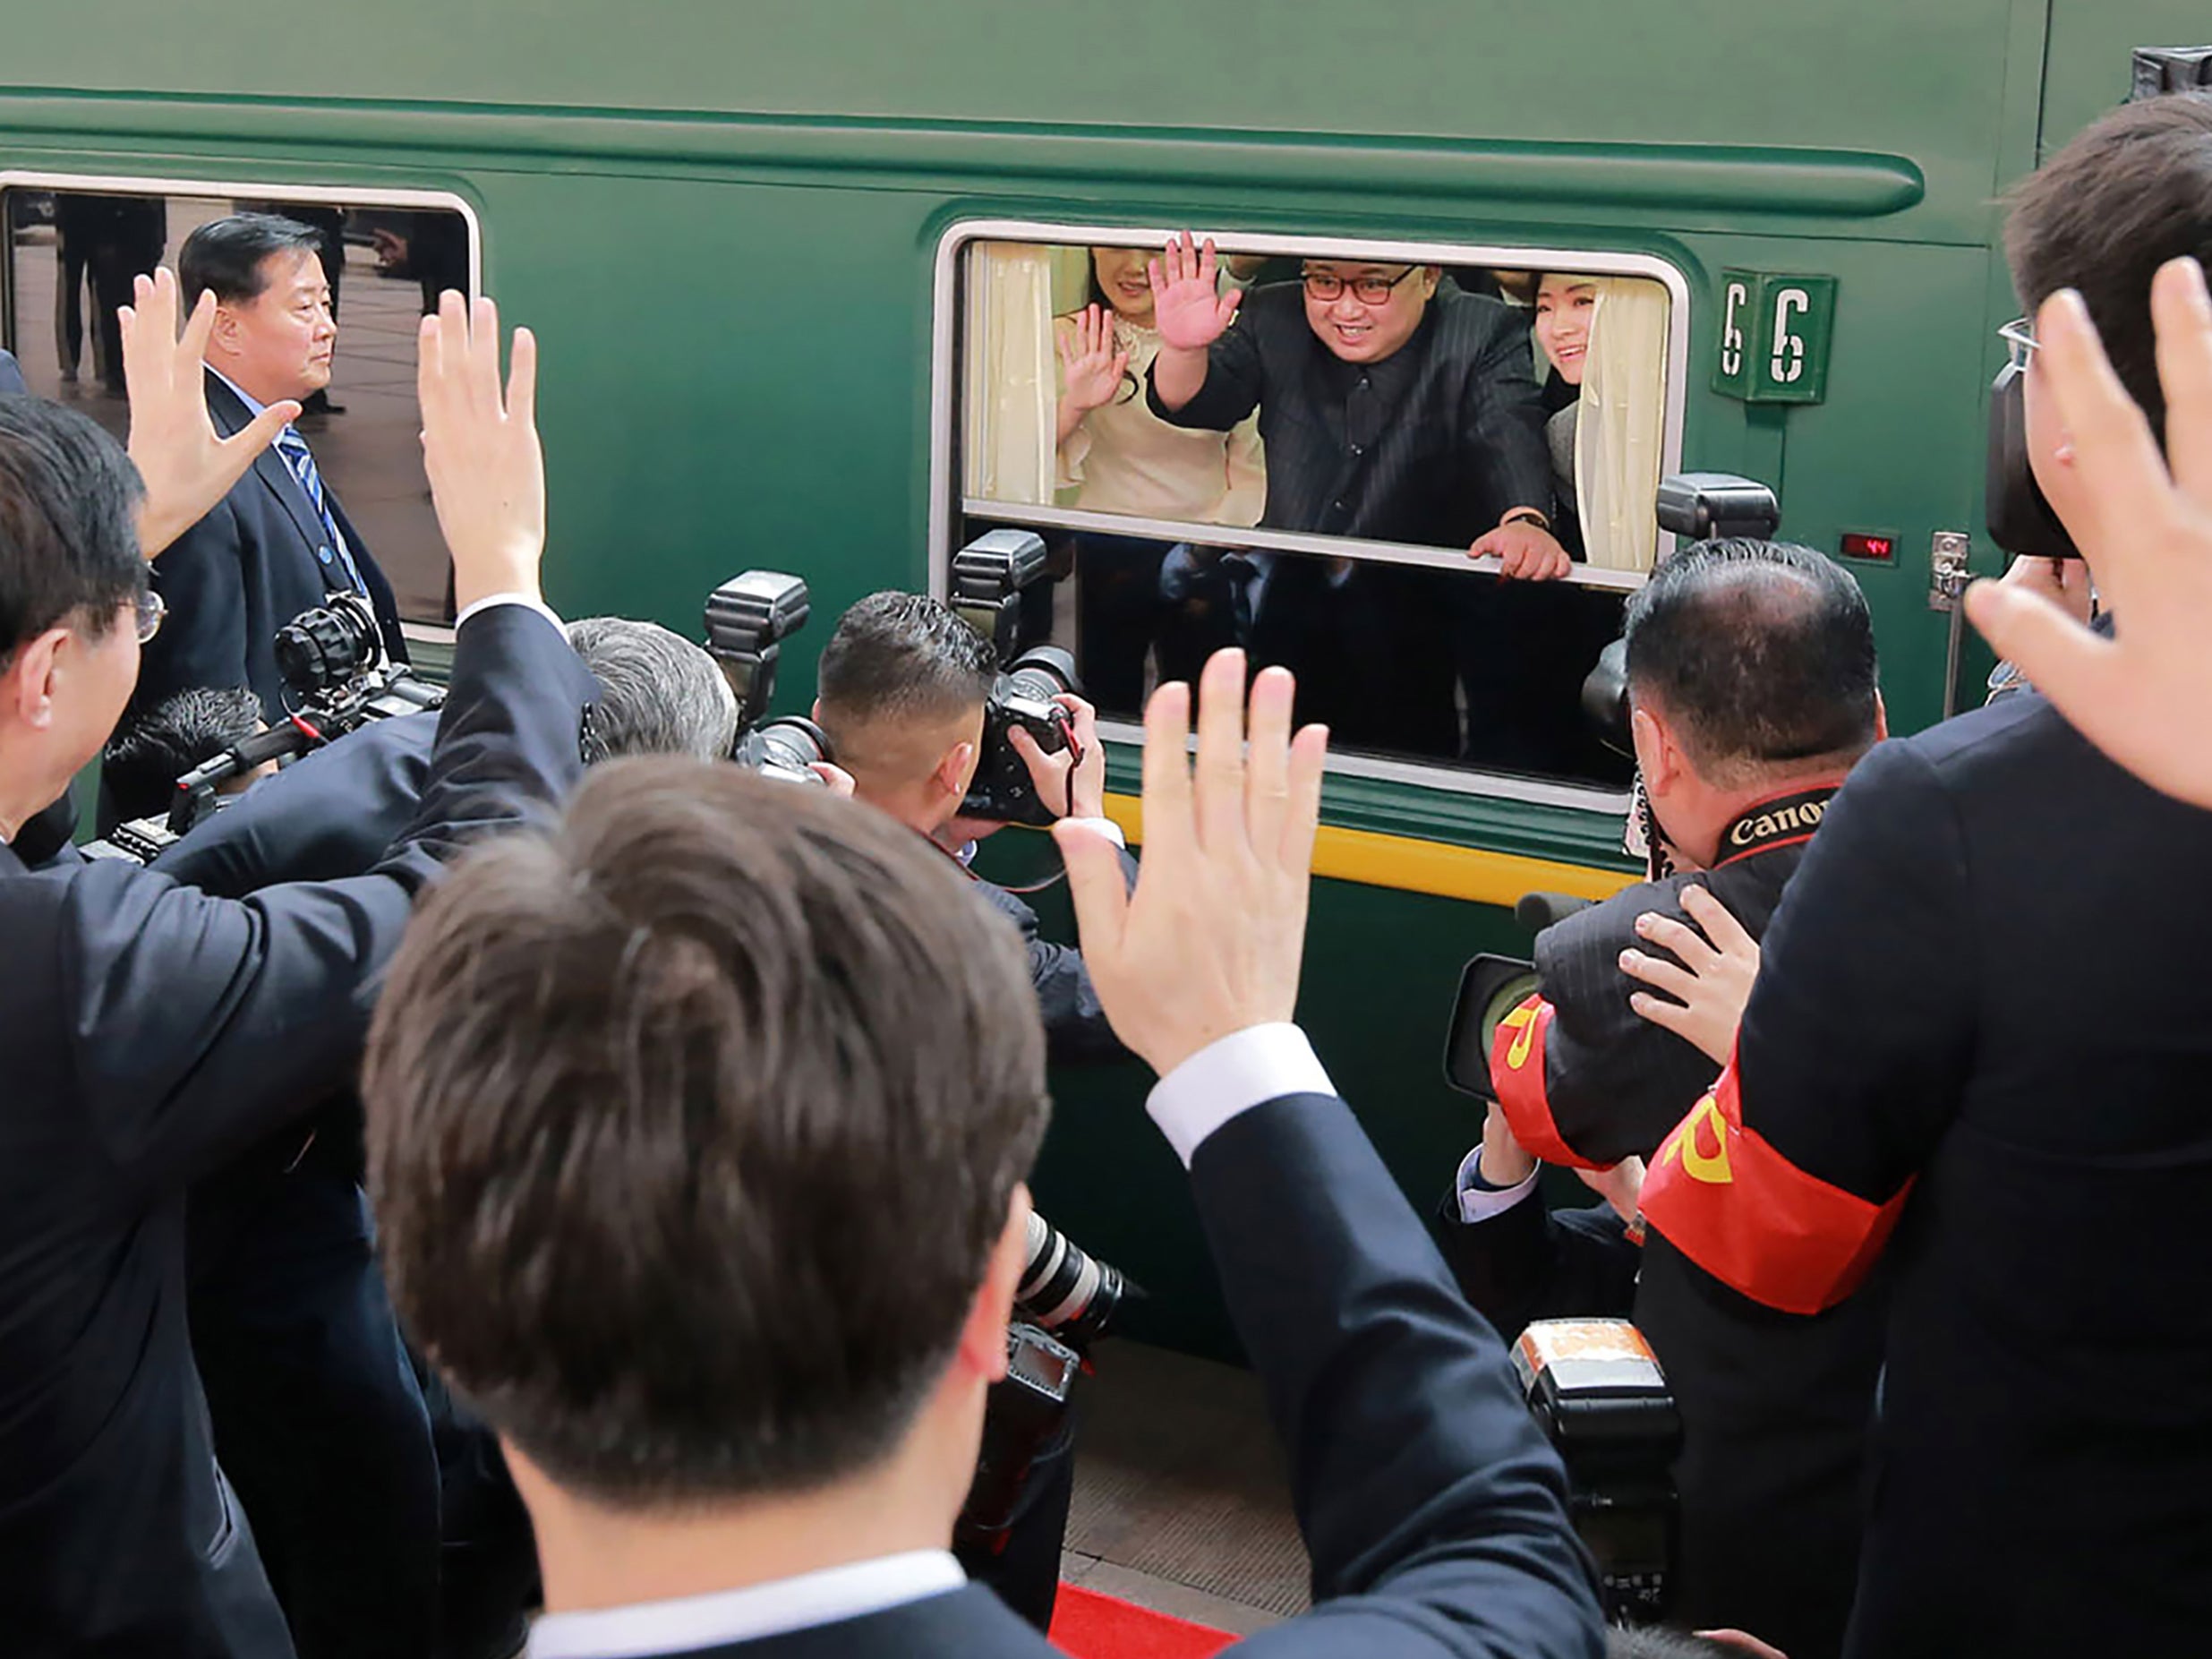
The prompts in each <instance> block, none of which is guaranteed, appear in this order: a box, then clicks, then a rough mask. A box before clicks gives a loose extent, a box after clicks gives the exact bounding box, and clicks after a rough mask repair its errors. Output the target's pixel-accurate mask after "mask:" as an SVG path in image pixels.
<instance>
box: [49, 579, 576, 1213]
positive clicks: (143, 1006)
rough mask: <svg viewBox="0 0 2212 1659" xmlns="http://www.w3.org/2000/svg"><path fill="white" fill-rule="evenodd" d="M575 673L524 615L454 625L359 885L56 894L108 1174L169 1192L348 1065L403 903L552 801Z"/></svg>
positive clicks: (401, 919)
mask: <svg viewBox="0 0 2212 1659" xmlns="http://www.w3.org/2000/svg"><path fill="white" fill-rule="evenodd" d="M593 690H594V686H593V681H592V680H591V677H590V675H589V674H588V673H586V672H585V670H584V667H583V664H582V663H579V662H578V661H577V660H576V655H575V654H574V653H573V652H572V651H570V650H569V648H568V643H567V641H566V640H565V639H563V638H562V637H561V635H560V632H559V629H556V628H554V627H553V625H552V624H551V622H549V621H547V620H545V619H544V618H542V616H540V615H538V614H537V613H536V612H535V611H531V610H529V609H527V608H525V607H522V606H518V605H508V606H502V607H500V608H498V609H495V610H492V611H487V612H485V613H484V614H483V615H482V616H479V617H476V618H474V619H472V620H471V621H470V623H469V625H468V626H467V627H465V628H464V629H461V631H460V634H459V637H458V639H457V648H456V654H455V658H454V672H453V682H452V688H451V689H450V691H449V692H448V698H447V702H446V706H445V709H444V712H443V714H442V715H441V717H440V726H439V732H438V743H437V748H436V751H435V754H434V756H433V758H432V762H431V775H430V782H429V786H428V788H427V789H426V790H425V791H424V793H423V801H422V804H421V807H420V809H419V810H418V811H417V813H416V814H415V815H414V818H413V820H412V822H411V823H410V824H409V825H408V826H407V828H406V832H405V834H403V836H402V837H401V839H400V841H399V842H398V843H397V845H395V846H394V847H393V848H392V850H391V851H390V852H389V854H388V855H387V856H386V857H385V859H383V861H382V862H381V863H380V865H379V866H378V867H377V868H376V869H375V870H374V871H372V873H370V874H368V875H365V876H361V877H354V878H353V879H351V880H347V881H337V882H328V883H320V884H292V885H282V886H277V887H271V888H269V889H267V890H266V891H264V892H262V893H260V894H256V895H255V896H254V897H252V898H251V899H248V900H246V901H244V902H234V901H229V900H221V899H212V898H209V897H207V896H205V895H203V894H199V893H195V892H192V891H191V890H189V889H186V888H183V887H179V886H177V885H175V883H174V882H172V881H169V880H167V879H165V878H163V877H158V876H155V875H152V874H150V873H148V872H142V871H138V870H134V869H131V868H127V867H124V866H122V865H119V864H101V865H95V866H94V867H93V868H90V869H89V870H87V871H86V872H84V873H83V874H82V875H81V877H79V878H78V879H77V880H75V881H74V882H73V883H72V885H71V887H70V890H69V894H68V898H67V900H66V905H67V913H66V914H65V916H64V919H63V925H62V927H61V928H58V929H57V930H56V931H57V935H58V943H57V949H56V958H57V960H56V962H55V964H54V967H55V971H56V972H57V973H58V974H59V975H60V976H61V983H62V986H63V995H64V1005H65V1007H66V1008H67V1009H68V1011H69V1019H70V1031H69V1036H68V1039H67V1040H68V1041H69V1043H70V1046H71V1048H72V1050H73V1065H74V1068H75V1071H76V1074H77V1077H78V1079H79V1082H80V1085H81V1098H82V1099H84V1100H85V1102H86V1105H87V1110H88V1112H89V1114H90V1117H91V1119H92V1121H93V1123H94V1124H95V1125H96V1127H97V1130H98V1133H99V1136H100V1138H101V1140H102V1142H103V1143H104V1144H105V1145H106V1147H107V1150H108V1152H109V1155H110V1157H111V1158H112V1159H113V1160H114V1162H115V1165H116V1166H117V1167H118V1169H119V1170H120V1171H121V1172H122V1173H123V1175H124V1178H125V1180H126V1181H127V1182H131V1183H132V1184H135V1185H136V1186H137V1187H138V1188H139V1189H141V1191H144V1192H149V1193H151V1192H158V1191H166V1190H174V1189H175V1188H177V1187H180V1186H182V1185H184V1184H186V1183H187V1182H189V1181H191V1180H192V1178H194V1176H197V1175H199V1174H201V1173H202V1172H204V1171H205V1170H206V1169H208V1168H209V1167H212V1166H214V1165H215V1164H217V1163H218V1162H220V1161H221V1159H222V1158H223V1157H224V1156H225V1155H226V1153H228V1152H229V1151H231V1150H235V1148H236V1147H238V1146H240V1145H243V1143H245V1142H248V1141H250V1140H252V1138H253V1137H255V1136H256V1135H258V1134H260V1133H262V1132H264V1131H266V1130H268V1129H269V1128H271V1127H273V1126H274V1125H278V1124H280V1123H282V1122H283V1121H284V1120H285V1119H286V1117H287V1116H291V1115H292V1114H294V1113H296V1112H298V1111H301V1110H303V1108H305V1107H309V1106H312V1104H314V1103H315V1101H316V1100H318V1099H320V1098H321V1097H322V1096H323V1095H325V1094H327V1093H328V1092H329V1090H331V1089H333V1088H335V1087H337V1085H339V1084H341V1083H342V1082H345V1080H346V1077H347V1076H348V1074H349V1073H351V1071H352V1069H353V1067H354V1064H355V1063H356V1061H357V1060H358V1058H359V1053H360V1046H361V1041H362V1039H363V1034H364V1032H365V1030H366V1029H367V1022H368V1015H369V1010H370V1005H371V1002H372V992H373V981H374V979H375V976H376V975H377V974H378V972H379V971H380V970H381V969H382V967H383V965H384V963H385V962H386V961H387V960H388V959H389V956H390V954H391V953H392V951H393V949H394V948H395V947H396V946H397V944H398V942H399V936H400V932H401V930H402V929H403V928H404V927H405V926H406V919H407V914H408V910H409V907H410V905H411V903H412V901H413V899H414V894H415V893H416V891H417V890H418V889H420V888H421V887H422V886H423V884H424V883H425V882H426V881H428V880H429V879H430V878H431V876H432V875H433V873H434V872H435V871H436V869H437V868H438V867H439V865H440V862H441V861H443V860H445V859H449V858H451V857H452V856H453V855H454V853H455V852H457V851H458V850H459V849H460V847H461V846H462V845H463V844H464V843H465V842H466V841H467V840H469V839H470V838H471V837H473V836H474V835H476V834H482V833H484V832H486V831H490V830H494V829H498V828H501V827H505V826H510V825H514V824H515V823H517V821H518V820H519V819H521V818H523V817H525V816H526V815H528V814H529V813H531V812H532V811H534V810H535V809H538V808H542V806H543V805H544V804H545V803H549V802H551V801H552V800H557V799H558V797H559V794H560V793H561V792H562V791H563V790H564V789H565V788H566V787H567V785H568V783H569V782H572V781H573V779H574V778H575V776H576V772H577V771H578V769H579V766H580V735H581V733H580V726H581V712H582V708H583V706H584V704H585V702H586V701H587V700H588V699H589V698H590V697H591V696H592V694H593Z"/></svg>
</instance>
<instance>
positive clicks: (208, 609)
mask: <svg viewBox="0 0 2212 1659" xmlns="http://www.w3.org/2000/svg"><path fill="white" fill-rule="evenodd" d="M207 380H208V413H209V415H211V416H213V417H214V421H215V427H216V430H217V431H218V432H221V433H223V434H224V435H225V436H226V437H227V436H229V435H230V434H231V433H233V432H239V431H241V430H242V429H243V428H244V427H245V426H246V425H247V424H248V423H249V422H250V419H251V417H250V416H249V415H247V413H246V406H245V405H244V404H243V403H241V402H240V401H239V400H238V395H237V394H236V393H235V392H234V391H232V390H231V389H230V388H229V387H227V386H226V385H224V384H223V382H222V381H221V380H219V379H218V378H217V376H216V374H215V372H213V371H212V370H210V371H209V372H208V377H207ZM323 483H324V486H325V490H324V495H325V499H326V500H328V501H329V507H330V514H331V517H334V518H336V519H337V523H338V528H339V529H340V530H342V531H343V532H345V534H346V546H347V547H349V548H350V549H352V551H353V555H354V563H355V564H356V565H357V566H358V567H359V568H360V570H361V575H362V579H363V581H365V582H366V583H368V585H369V596H370V599H371V601H372V603H373V604H374V605H375V607H376V615H377V620H378V622H379V623H380V625H381V627H382V629H383V634H384V648H385V649H386V650H387V651H388V652H389V653H390V654H391V656H392V658H393V660H395V661H397V662H401V663H404V662H406V660H407V642H406V638H405V637H403V636H402V635H401V633H400V630H399V610H398V606H397V603H396V602H395V601H394V600H393V598H392V589H391V584H390V583H389V582H387V581H386V580H385V579H384V573H383V572H382V571H381V570H380V569H377V564H376V560H374V559H373V558H372V557H371V556H370V554H369V550H368V548H367V547H366V546H365V545H364V544H363V542H362V539H361V535H360V534H359V532H357V531H356V530H355V529H354V526H353V522H352V520H350V519H348V518H347V517H346V509H344V508H342V507H340V506H339V505H338V500H337V494H336V492H332V491H331V490H330V489H329V479H328V478H325V479H324V480H323ZM325 553H329V555H330V558H329V562H326V561H325V560H324V559H323V557H322V555H323V554H325ZM154 586H156V587H157V588H158V589H159V590H160V592H161V596H162V597H163V598H164V599H165V600H167V602H168V606H169V616H168V620H167V622H165V623H164V624H163V625H162V629H161V631H160V633H158V634H157V635H155V636H154V638H153V641H152V643H151V644H149V646H147V647H146V652H145V655H144V656H143V657H142V658H141V661H140V664H139V671H138V692H137V695H136V697H135V698H134V699H133V706H135V707H139V708H151V707H153V706H155V705H156V704H158V703H159V702H160V701H161V700H162V699H163V698H164V697H169V696H171V695H173V694H175V693H176V692H179V691H186V690H190V689H192V688H193V687H195V686H250V687H252V689H253V692H254V695H255V696H257V697H260V699H261V708H262V712H263V714H264V715H265V717H266V718H267V719H268V720H269V722H270V723H272V724H274V723H276V722H277V721H278V720H279V719H281V718H282V717H283V714H284V711H285V692H284V680H283V679H282V677H281V676H279V675H278V672H277V653H276V644H275V642H276V637H277V630H278V629H280V628H282V627H283V626H284V625H285V624H286V622H289V621H290V620H292V619H293V618H294V617H295V616H297V615H299V614H300V612H301V611H308V610H312V609H313V608H314V607H316V606H318V605H320V604H322V603H325V601H326V597H327V595H328V594H330V593H331V592H334V591H344V590H345V589H346V587H347V586H348V584H347V582H346V573H345V567H344V565H343V563H342V562H340V561H338V560H337V554H336V552H335V550H333V549H332V548H331V547H330V537H329V532H327V531H326V530H325V529H324V528H323V526H322V520H321V519H320V518H319V517H316V516H315V509H314V507H313V505H312V503H311V502H310V501H309V500H308V499H307V492H306V491H304V490H303V489H302V488H301V487H300V483H299V480H298V479H296V478H295V477H294V476H293V475H292V471H291V469H290V468H289V467H287V466H286V465H285V463H284V459H283V458H282V457H281V456H279V455H278V453H277V452H276V450H275V449H264V450H263V451H262V452H261V453H260V455H259V456H257V457H255V458H254V462H253V468H252V471H251V472H249V473H247V474H246V475H245V476H244V477H243V478H241V479H240V480H239V481H238V482H237V483H235V484H234V485H233V486H232V487H231V492H230V493H229V494H228V495H226V496H225V497H224V498H223V499H222V500H221V501H219V502H218V503H217V505H216V508H215V510H214V511H213V512H211V513H209V515H208V516H207V517H205V518H202V519H201V521H200V522H199V523H198V524H196V525H194V526H192V528H191V529H189V530H187V531H185V532H184V534H183V535H181V536H179V537H177V539H176V540H175V543H172V544H171V545H170V546H169V547H168V548H167V550H166V551H165V552H163V553H162V555H161V556H160V558H158V560H155V561H154Z"/></svg>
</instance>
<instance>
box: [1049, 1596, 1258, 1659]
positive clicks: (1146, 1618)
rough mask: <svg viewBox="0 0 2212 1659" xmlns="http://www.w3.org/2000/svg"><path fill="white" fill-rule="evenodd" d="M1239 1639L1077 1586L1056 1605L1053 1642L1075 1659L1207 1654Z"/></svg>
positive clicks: (1177, 1658)
mask: <svg viewBox="0 0 2212 1659" xmlns="http://www.w3.org/2000/svg"><path fill="white" fill-rule="evenodd" d="M1235 1639H1236V1638H1234V1637H1233V1636H1231V1635H1229V1634H1228V1633H1227V1632H1226V1631H1223V1630H1216V1629H1209V1628H1208V1627H1207V1626H1205V1625H1202V1624H1192V1623H1191V1622H1190V1621H1188V1620H1184V1619H1171V1618H1169V1617H1168V1616H1167V1615H1166V1613H1156V1612H1153V1611H1152V1610H1151V1609H1150V1608H1149V1607H1139V1606H1137V1605H1135V1604H1134V1603H1131V1602H1124V1601H1119V1600H1117V1599H1115V1597H1113V1596H1111V1595H1099V1594H1098V1593H1097V1591H1095V1590H1086V1589H1083V1588H1082V1587H1081V1586H1078V1585H1072V1584H1063V1585H1062V1586H1060V1599H1059V1600H1058V1601H1057V1602H1055V1603H1054V1604H1053V1612H1052V1642H1053V1646H1055V1647H1057V1648H1058V1649H1059V1650H1060V1651H1061V1652H1062V1653H1063V1654H1067V1655H1072V1659H1209V1656H1210V1655H1214V1654H1217V1653H1219V1652H1220V1651H1221V1650H1222V1649H1223V1648H1225V1647H1226V1646H1228V1645H1229V1644H1230V1643H1231V1642H1233V1641H1234V1640H1235Z"/></svg>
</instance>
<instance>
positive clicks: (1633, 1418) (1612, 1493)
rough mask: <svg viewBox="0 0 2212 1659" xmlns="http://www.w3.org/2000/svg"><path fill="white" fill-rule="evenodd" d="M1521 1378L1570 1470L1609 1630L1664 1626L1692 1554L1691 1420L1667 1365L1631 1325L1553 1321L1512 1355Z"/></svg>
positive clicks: (1538, 1326)
mask: <svg viewBox="0 0 2212 1659" xmlns="http://www.w3.org/2000/svg"><path fill="white" fill-rule="evenodd" d="M1513 1369H1514V1371H1515V1373H1516V1375H1518V1377H1519V1378H1520V1380H1521V1388H1522V1391H1523V1393H1524V1396H1525V1397H1526V1398H1527V1401H1528V1407H1529V1410H1530V1411H1532V1412H1533V1413H1534V1414H1535V1417H1536V1421H1537V1422H1538V1423H1539V1424H1542V1427H1543V1431H1544V1434H1545V1436H1546V1438H1547V1439H1549V1440H1550V1441H1551V1444H1552V1446H1553V1448H1554V1449H1556V1450H1557V1451H1558V1452H1559V1460H1560V1461H1561V1462H1563V1463H1564V1464H1566V1465H1567V1488H1568V1495H1567V1514H1568V1517H1569V1518H1571V1519H1572V1520H1573V1521H1574V1523H1575V1530H1576V1532H1577V1533H1578V1534H1580V1535H1581V1536H1582V1541H1583V1544H1584V1546H1585V1547H1587V1548H1588V1550H1589V1552H1590V1553H1591V1555H1592V1557H1593V1559H1594V1560H1595V1561H1596V1562H1597V1568H1598V1585H1599V1595H1600V1599H1601V1602H1602V1603H1603V1605H1604V1609H1605V1617H1606V1619H1607V1621H1609V1622H1614V1621H1625V1622H1627V1623H1632V1624H1647V1623H1650V1622H1651V1621H1654V1620H1657V1619H1661V1618H1663V1617H1664V1616H1665V1615H1666V1612H1667V1606H1668V1602H1669V1598H1670V1594H1671V1592H1672V1589H1673V1581H1674V1577H1675V1574H1676V1571H1677V1570H1678V1561H1679V1559H1680V1554H1681V1528H1682V1522H1681V1508H1680V1504H1679V1502H1678V1500H1677V1497H1676V1494H1675V1487H1674V1475H1673V1473H1672V1466H1673V1463H1674V1459H1675V1457H1676V1455H1677V1454H1678V1452H1679V1451H1680V1450H1681V1449H1682V1414H1681V1413H1680V1412H1679V1411H1678V1409H1677V1408H1676V1407H1675V1403H1674V1395H1673V1394H1672V1392H1671V1391H1670V1390H1669V1389H1668V1387H1667V1376H1666V1373H1665V1372H1664V1371H1662V1370H1661V1368H1660V1364H1659V1356H1658V1355H1655V1354H1653V1352H1652V1347H1651V1344H1650V1343H1648V1342H1646V1341H1645V1340H1644V1333H1643V1332H1642V1331H1640V1330H1637V1329H1636V1327H1635V1326H1634V1325H1632V1324H1630V1323H1629V1322H1628V1321H1627V1320H1625V1319H1542V1320H1537V1321H1534V1322H1533V1323H1532V1324H1531V1325H1530V1326H1529V1327H1528V1329H1527V1330H1524V1331H1523V1332H1522V1333H1521V1336H1520V1339H1519V1340H1518V1341H1516V1343H1515V1344H1514V1345H1513Z"/></svg>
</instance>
